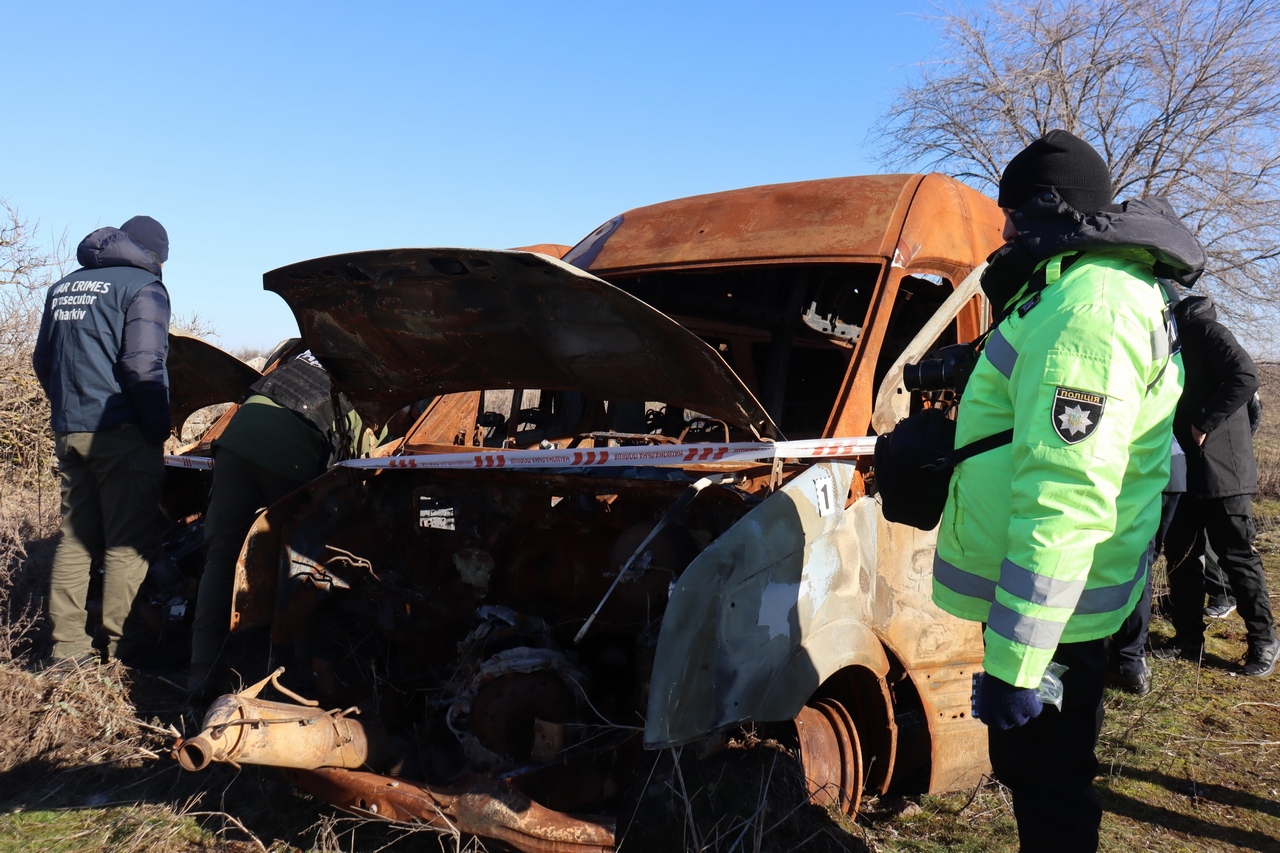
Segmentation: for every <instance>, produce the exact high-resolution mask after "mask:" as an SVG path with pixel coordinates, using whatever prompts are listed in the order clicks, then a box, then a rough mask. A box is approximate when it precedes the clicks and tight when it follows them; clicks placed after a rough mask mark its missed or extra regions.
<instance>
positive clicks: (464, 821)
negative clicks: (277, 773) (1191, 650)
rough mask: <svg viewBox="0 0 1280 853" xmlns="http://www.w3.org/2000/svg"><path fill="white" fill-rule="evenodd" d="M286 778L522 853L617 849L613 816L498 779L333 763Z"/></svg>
mask: <svg viewBox="0 0 1280 853" xmlns="http://www.w3.org/2000/svg"><path fill="white" fill-rule="evenodd" d="M284 775H285V777H286V778H287V779H289V780H290V781H292V782H293V783H294V784H295V785H297V786H298V787H299V788H301V789H302V790H304V791H307V792H309V793H311V794H313V795H315V796H317V797H319V798H320V799H322V800H325V801H326V802H329V803H332V804H333V805H334V806H336V807H338V808H340V809H342V810H343V811H347V812H351V813H352V814H356V815H360V816H361V817H374V818H382V819H384V820H390V821H397V822H400V823H412V824H419V825H426V826H432V827H436V828H438V829H440V830H442V831H445V832H448V833H450V834H453V833H459V832H460V833H462V834H463V835H477V836H480V837H481V838H491V839H495V840H497V841H501V842H503V843H506V844H509V845H511V846H512V847H514V848H515V849H517V850H520V851H523V853H612V851H613V849H614V847H613V844H614V832H615V828H614V827H615V824H614V820H613V819H611V818H603V817H583V816H576V815H568V814H564V813H562V812H557V811H552V810H551V809H548V808H545V807H543V806H540V805H539V804H538V803H537V802H535V801H533V800H531V799H529V798H528V797H527V796H525V795H524V794H522V793H520V792H519V791H518V790H516V789H515V788H514V787H512V786H511V785H510V784H507V783H504V782H501V781H498V780H496V779H484V778H480V779H475V780H473V781H472V782H470V783H469V784H468V783H460V784H455V785H450V786H431V785H420V784H414V783H412V782H409V781H407V780H400V779H392V778H390V777H387V776H379V775H377V774H374V773H361V772H357V771H351V770H338V769H333V768H324V769H320V770H286V771H284Z"/></svg>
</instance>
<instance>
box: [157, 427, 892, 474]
mask: <svg viewBox="0 0 1280 853" xmlns="http://www.w3.org/2000/svg"><path fill="white" fill-rule="evenodd" d="M875 447H876V437H875V436H873V435H871V436H863V437H860V438H819V439H810V440H806V441H780V442H777V443H768V442H734V443H730V444H660V445H654V446H644V447H600V448H595V449H592V450H559V449H556V450H495V451H485V452H476V451H468V452H464V453H424V454H418V455H414V456H383V457H379V458H376V459H348V460H345V461H343V462H339V463H338V465H339V466H342V467H344V468H360V469H363V470H382V469H396V468H412V469H432V468H436V469H439V468H622V467H627V466H635V465H640V466H647V465H691V464H696V463H699V462H747V461H753V460H762V459H773V458H782V459H822V458H829V459H847V458H852V457H856V456H865V455H867V454H869V453H873V452H874V451H875ZM165 464H166V465H175V466H178V467H183V468H200V469H203V470H208V469H211V468H213V460H212V459H210V458H209V457H207V456H166V457H165Z"/></svg>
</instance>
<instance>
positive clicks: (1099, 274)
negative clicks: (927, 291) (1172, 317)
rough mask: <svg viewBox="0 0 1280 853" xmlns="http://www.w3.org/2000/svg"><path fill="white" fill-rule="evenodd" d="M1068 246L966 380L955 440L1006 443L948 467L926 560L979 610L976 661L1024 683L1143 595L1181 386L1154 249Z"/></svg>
mask: <svg viewBox="0 0 1280 853" xmlns="http://www.w3.org/2000/svg"><path fill="white" fill-rule="evenodd" d="M1063 257H1065V256H1059V257H1057V258H1053V259H1051V260H1050V261H1048V263H1047V266H1046V280H1047V281H1048V282H1049V284H1048V286H1046V287H1045V288H1044V290H1043V291H1041V292H1040V294H1039V296H1038V298H1037V297H1035V296H1032V297H1030V298H1029V299H1026V300H1025V301H1024V302H1023V304H1022V305H1021V306H1020V308H1019V309H1018V310H1015V311H1013V312H1012V313H1011V314H1010V316H1009V317H1008V318H1007V319H1005V320H1004V321H1003V322H1002V323H1001V324H1000V325H999V326H998V327H997V328H996V329H995V330H994V331H993V332H992V334H991V335H990V337H989V338H988V339H987V343H986V346H985V348H984V349H983V352H982V355H981V357H980V358H979V360H978V363H977V365H976V366H975V368H974V370H973V374H972V376H971V377H970V379H969V383H968V385H967V387H966V388H965V391H964V395H963V398H962V400H961V403H960V409H959V413H958V416H957V423H956V446H957V447H962V446H964V445H965V444H967V443H969V442H971V441H974V440H976V439H979V438H983V437H985V436H988V435H994V434H996V433H999V432H1002V431H1004V430H1007V429H1010V428H1012V429H1013V441H1012V442H1011V443H1009V444H1006V445H1004V446H1002V447H998V448H996V449H994V450H990V451H988V452H986V453H982V454H979V455H977V456H974V457H972V458H970V459H967V460H965V461H964V462H962V463H961V464H960V465H959V466H958V467H957V469H956V471H955V474H954V475H953V477H952V479H951V485H950V492H949V495H948V498H947V505H946V509H945V511H944V512H943V515H942V521H941V524H940V527H939V530H938V549H937V555H936V557H935V560H934V579H933V600H934V602H936V603H937V605H938V606H939V607H941V608H942V609H943V610H945V611H947V612H948V613H952V614H954V615H955V616H958V617H960V618H962V619H969V620H973V621H978V622H985V623H987V628H986V634H985V641H986V655H985V658H984V668H985V669H986V671H987V672H989V673H991V674H992V675H994V676H995V677H997V678H1000V679H1002V680H1004V681H1006V682H1008V683H1010V684H1013V685H1016V686H1019V687H1036V686H1038V685H1039V684H1040V679H1041V677H1042V676H1043V675H1044V672H1045V669H1046V667H1047V666H1048V665H1049V662H1050V660H1051V659H1052V656H1053V653H1054V650H1055V649H1056V648H1057V646H1058V644H1059V643H1060V642H1062V643H1071V642H1082V641H1085V640H1093V639H1098V638H1101V637H1106V636H1109V635H1111V634H1113V633H1115V631H1116V630H1117V629H1118V628H1119V627H1120V624H1121V622H1123V621H1124V619H1125V617H1126V616H1128V614H1129V613H1130V612H1131V611H1132V610H1133V607H1134V605H1135V603H1136V602H1137V600H1138V597H1139V596H1140V595H1141V594H1142V589H1143V585H1144V584H1145V582H1146V573H1147V570H1148V567H1147V566H1146V565H1145V554H1146V550H1147V546H1148V545H1149V544H1150V542H1151V539H1152V537H1153V536H1154V535H1155V532H1156V527H1157V525H1158V524H1159V520H1160V495H1161V491H1162V490H1163V489H1164V487H1165V485H1166V484H1167V483H1168V481H1169V459H1170V442H1171V440H1172V424H1173V412H1174V408H1175V407H1176V406H1177V403H1178V397H1179V395H1180V394H1181V390H1182V360H1181V356H1179V355H1177V353H1176V352H1171V350H1176V343H1175V342H1174V341H1173V340H1171V338H1176V335H1175V334H1173V333H1172V332H1171V328H1172V327H1171V326H1170V325H1169V324H1168V323H1167V314H1166V313H1165V308H1166V300H1165V296H1164V292H1163V290H1162V289H1161V288H1160V286H1159V285H1158V284H1157V283H1156V282H1155V279H1154V277H1153V275H1152V262H1153V259H1152V257H1151V255H1150V254H1149V253H1147V252H1145V251H1143V250H1139V249H1111V250H1105V251H1089V252H1087V253H1086V254H1085V255H1083V256H1082V257H1079V258H1076V259H1075V261H1074V263H1072V264H1070V266H1069V267H1068V269H1066V270H1065V271H1060V270H1061V264H1062V259H1063Z"/></svg>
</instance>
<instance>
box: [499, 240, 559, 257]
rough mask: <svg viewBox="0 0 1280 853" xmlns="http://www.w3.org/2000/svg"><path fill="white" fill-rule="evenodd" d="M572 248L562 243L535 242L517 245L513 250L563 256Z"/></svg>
mask: <svg viewBox="0 0 1280 853" xmlns="http://www.w3.org/2000/svg"><path fill="white" fill-rule="evenodd" d="M570 248H572V247H571V246H566V245H564V244H562V243H534V244H533V245H531V246H515V247H513V248H512V251H513V252H537V253H538V254H540V255H550V256H551V257H553V258H563V257H564V256H565V253H567V252H568V251H569V249H570Z"/></svg>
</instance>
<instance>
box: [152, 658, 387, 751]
mask: <svg viewBox="0 0 1280 853" xmlns="http://www.w3.org/2000/svg"><path fill="white" fill-rule="evenodd" d="M283 672H284V669H283V667H282V668H280V669H277V670H276V671H275V672H273V673H272V674H271V675H269V676H267V677H266V678H264V679H263V680H262V681H259V682H258V683H257V684H254V685H252V686H251V687H248V688H246V689H244V690H242V691H240V692H239V693H228V694H226V695H225V696H221V697H219V698H218V699H217V700H215V701H214V703H213V704H212V705H211V706H210V707H209V712H208V713H207V714H205V718H204V730H203V731H201V732H200V734H198V735H196V736H195V737H191V738H185V739H184V738H179V739H178V740H177V742H175V743H174V745H173V757H174V758H175V759H177V761H178V763H179V764H180V765H182V767H183V769H185V770H193V771H194V770H203V769H204V768H206V767H208V766H209V764H211V763H212V762H215V761H219V762H226V763H228V764H234V765H240V764H263V765H267V766H270V767H292V768H296V769H299V770H314V769H316V768H319V767H340V768H348V769H358V768H362V767H364V768H369V769H373V770H377V769H380V768H382V767H383V766H384V765H385V764H387V763H388V759H389V758H390V747H389V737H388V735H387V733H386V732H385V731H384V730H383V729H382V727H381V726H380V725H378V724H376V723H372V722H368V723H361V722H359V721H357V720H354V719H352V718H351V717H350V716H349V715H350V714H353V713H356V712H357V709H355V708H348V709H347V710H345V711H324V710H321V709H320V708H318V707H316V705H317V703H316V702H314V701H312V700H309V699H304V698H302V697H301V696H298V695H296V694H294V693H292V692H290V691H289V690H288V689H286V688H284V687H282V686H281V685H280V683H279V682H278V681H277V679H278V678H279V676H280V674H281V673H283ZM268 684H270V685H272V686H273V687H275V688H276V689H277V690H279V691H280V692H281V693H284V694H285V695H286V696H289V697H291V698H293V699H295V700H296V701H297V702H299V703H300V704H298V705H292V704H286V703H284V702H270V701H267V700H265V699H259V698H258V694H259V693H261V692H262V689H263V688H264V687H266V686H267V685H268Z"/></svg>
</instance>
